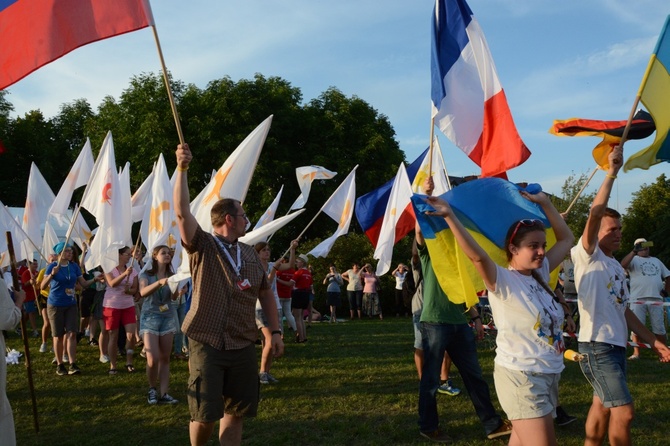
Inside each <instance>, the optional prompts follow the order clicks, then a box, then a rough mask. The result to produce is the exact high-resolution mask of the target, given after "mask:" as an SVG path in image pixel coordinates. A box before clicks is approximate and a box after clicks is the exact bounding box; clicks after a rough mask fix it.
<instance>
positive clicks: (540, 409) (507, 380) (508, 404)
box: [493, 364, 561, 420]
mask: <svg viewBox="0 0 670 446" xmlns="http://www.w3.org/2000/svg"><path fill="white" fill-rule="evenodd" d="M560 379H561V374H560V373H535V372H524V371H521V370H512V369H508V368H507V367H503V366H500V365H498V364H495V365H494V370H493V380H494V382H495V386H496V393H497V394H498V401H500V406H501V407H502V409H503V410H504V411H505V413H506V414H507V418H508V419H510V420H527V419H530V418H541V417H544V416H545V415H548V414H552V416H554V415H556V406H557V405H558V381H559V380H560Z"/></svg>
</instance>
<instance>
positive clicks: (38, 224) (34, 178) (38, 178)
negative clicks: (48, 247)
mask: <svg viewBox="0 0 670 446" xmlns="http://www.w3.org/2000/svg"><path fill="white" fill-rule="evenodd" d="M55 198H56V196H55V195H54V193H53V192H52V191H51V188H50V187H49V184H48V183H47V181H46V180H45V179H44V177H43V176H42V173H41V172H40V170H39V169H38V168H37V166H36V165H35V163H31V165H30V177H29V178H28V191H27V194H26V204H25V208H24V209H23V222H22V224H21V228H22V229H23V230H24V231H25V233H26V234H27V235H28V237H29V238H30V240H31V241H32V243H31V242H28V241H26V242H24V243H22V244H21V245H18V244H16V243H15V244H14V249H15V250H16V251H15V252H16V256H17V260H21V259H32V258H33V257H34V254H33V253H34V252H35V250H36V248H35V246H42V225H43V224H44V222H45V221H46V220H47V216H48V215H49V208H50V207H51V205H52V204H53V202H54V199H55Z"/></svg>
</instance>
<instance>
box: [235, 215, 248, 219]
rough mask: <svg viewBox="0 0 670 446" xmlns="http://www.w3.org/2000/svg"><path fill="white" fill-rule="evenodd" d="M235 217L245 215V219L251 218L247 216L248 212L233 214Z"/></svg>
mask: <svg viewBox="0 0 670 446" xmlns="http://www.w3.org/2000/svg"><path fill="white" fill-rule="evenodd" d="M233 215H234V216H235V217H244V219H245V220H249V217H247V214H233Z"/></svg>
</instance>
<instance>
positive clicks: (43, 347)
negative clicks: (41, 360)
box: [40, 342, 47, 353]
mask: <svg viewBox="0 0 670 446" xmlns="http://www.w3.org/2000/svg"><path fill="white" fill-rule="evenodd" d="M46 352H47V343H46V342H43V343H42V345H40V353H46Z"/></svg>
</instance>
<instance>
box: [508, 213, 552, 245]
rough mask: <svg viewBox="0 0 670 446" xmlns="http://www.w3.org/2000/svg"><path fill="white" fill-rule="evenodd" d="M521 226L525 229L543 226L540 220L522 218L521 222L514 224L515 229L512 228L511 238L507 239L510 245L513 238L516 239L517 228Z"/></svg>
mask: <svg viewBox="0 0 670 446" xmlns="http://www.w3.org/2000/svg"><path fill="white" fill-rule="evenodd" d="M521 226H525V227H527V228H530V227H532V226H544V225H543V224H542V221H541V220H535V219H529V218H524V219H522V220H519V222H518V223H517V224H516V227H515V228H514V231H513V232H512V236H511V237H510V238H509V242H510V243H512V241H513V240H514V237H516V233H517V231H519V228H520V227H521Z"/></svg>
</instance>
